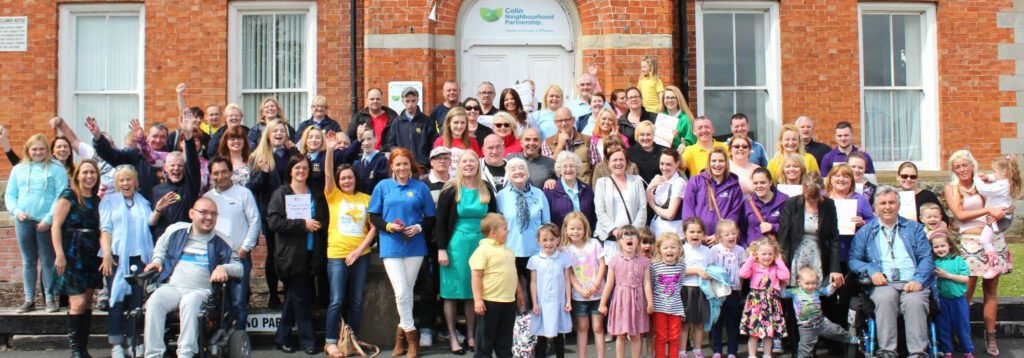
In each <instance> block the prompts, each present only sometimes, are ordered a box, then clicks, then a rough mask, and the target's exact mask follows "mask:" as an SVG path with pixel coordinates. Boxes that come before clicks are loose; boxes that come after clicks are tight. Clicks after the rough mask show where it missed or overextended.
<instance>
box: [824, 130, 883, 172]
mask: <svg viewBox="0 0 1024 358" xmlns="http://www.w3.org/2000/svg"><path fill="white" fill-rule="evenodd" d="M853 152H860V154H861V155H863V156H864V161H866V162H867V164H866V165H865V168H864V177H865V178H867V179H868V180H870V181H872V182H874V181H875V180H874V179H875V164H874V162H873V161H872V160H871V156H870V155H868V153H867V152H865V151H861V150H860V148H857V146H855V145H853V126H852V125H851V124H850V122H847V121H842V122H839V123H838V124H836V147H835V148H834V149H832V150H830V151H829V152H828V153H826V154H825V156H824V157H823V158H822V159H821V163H819V164H820V165H819V166H820V167H821V177H822V178H825V177H828V172H829V171H831V170H832V166H833V165H835V163H846V157H847V156H849V155H850V153H853Z"/></svg>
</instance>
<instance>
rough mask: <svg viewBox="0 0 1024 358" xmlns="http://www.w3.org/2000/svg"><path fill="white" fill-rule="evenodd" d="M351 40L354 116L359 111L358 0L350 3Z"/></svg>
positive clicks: (350, 65)
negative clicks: (357, 59)
mask: <svg viewBox="0 0 1024 358" xmlns="http://www.w3.org/2000/svg"><path fill="white" fill-rule="evenodd" d="M349 6H350V8H349V20H350V21H349V23H350V24H349V42H351V47H352V49H351V53H349V57H350V59H349V60H350V63H349V71H350V73H351V75H350V76H351V78H352V89H351V99H352V116H353V117H354V116H355V114H356V113H358V112H359V89H358V88H359V87H358V85H359V81H358V80H357V79H356V0H352V1H351V5H349Z"/></svg>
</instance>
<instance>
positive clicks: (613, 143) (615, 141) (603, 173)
mask: <svg viewBox="0 0 1024 358" xmlns="http://www.w3.org/2000/svg"><path fill="white" fill-rule="evenodd" d="M628 146H629V145H628V144H626V142H625V141H623V140H622V139H619V138H616V137H610V138H608V139H607V140H606V141H605V143H604V148H603V149H602V150H603V153H608V149H610V148H612V147H619V148H620V149H622V150H624V151H626V154H627V158H628V154H629V151H628V150H627V149H626V148H627V147H628ZM626 163H627V164H626V174H629V175H639V174H640V168H637V166H636V164H635V163H633V162H631V161H629V160H628V159H627V160H626ZM609 175H612V169H611V168H610V167H609V166H608V158H604V159H603V160H601V161H600V162H599V163H597V165H595V166H594V174H593V175H591V176H590V185H596V184H597V179H600V178H604V177H607V176H609ZM641 180H642V179H641ZM641 183H643V182H642V181H641Z"/></svg>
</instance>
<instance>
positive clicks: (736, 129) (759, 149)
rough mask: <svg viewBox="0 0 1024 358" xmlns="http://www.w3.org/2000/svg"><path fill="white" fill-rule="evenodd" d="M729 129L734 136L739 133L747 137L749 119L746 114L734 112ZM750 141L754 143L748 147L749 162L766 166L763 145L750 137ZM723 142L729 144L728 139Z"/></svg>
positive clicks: (766, 160) (766, 161) (766, 158)
mask: <svg viewBox="0 0 1024 358" xmlns="http://www.w3.org/2000/svg"><path fill="white" fill-rule="evenodd" d="M729 129H730V130H732V135H734V136H738V135H741V136H744V137H748V138H749V137H750V134H749V133H750V119H748V118H747V115H746V114H743V113H736V114H734V115H732V123H730V124H729ZM750 142H751V143H754V145H753V146H752V148H750V159H748V160H749V161H750V162H751V163H754V164H757V165H759V166H761V167H767V166H768V155H767V154H765V152H764V146H763V145H761V143H758V142H755V141H754V140H752V139H751V140H750ZM725 144H726V145H729V144H730V143H729V141H725Z"/></svg>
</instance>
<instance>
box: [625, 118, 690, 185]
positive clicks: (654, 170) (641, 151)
mask: <svg viewBox="0 0 1024 358" xmlns="http://www.w3.org/2000/svg"><path fill="white" fill-rule="evenodd" d="M634 137H635V138H634V139H635V140H636V144H637V145H634V146H632V147H629V149H628V150H626V152H628V153H629V158H630V159H631V160H632V161H633V163H636V166H637V168H639V169H640V178H643V180H644V183H650V182H651V179H654V176H655V175H658V173H659V169H658V163H659V162H660V161H661V155H662V154H661V152H662V149H665V147H662V146H661V145H658V144H654V122H640V124H639V125H637V126H636V132H635V133H634ZM677 162H678V161H677Z"/></svg>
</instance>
